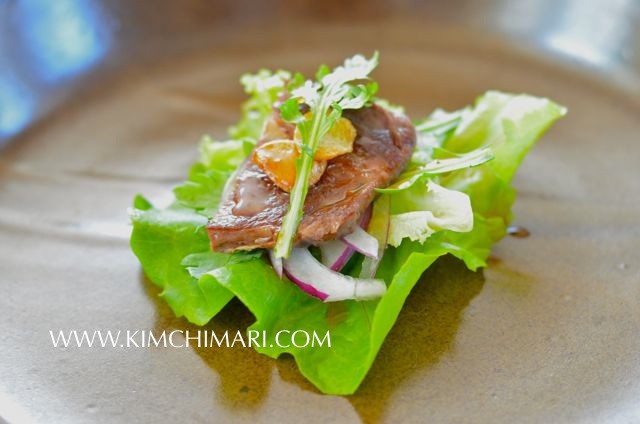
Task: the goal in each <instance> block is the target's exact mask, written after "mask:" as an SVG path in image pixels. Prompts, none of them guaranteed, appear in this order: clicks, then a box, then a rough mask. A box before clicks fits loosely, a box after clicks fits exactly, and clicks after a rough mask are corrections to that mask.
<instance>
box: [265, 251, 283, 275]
mask: <svg viewBox="0 0 640 424" xmlns="http://www.w3.org/2000/svg"><path fill="white" fill-rule="evenodd" d="M268 252H269V260H270V261H271V266H273V269H274V270H275V271H276V274H278V277H280V278H282V258H276V254H275V253H274V252H273V249H269V250H268Z"/></svg>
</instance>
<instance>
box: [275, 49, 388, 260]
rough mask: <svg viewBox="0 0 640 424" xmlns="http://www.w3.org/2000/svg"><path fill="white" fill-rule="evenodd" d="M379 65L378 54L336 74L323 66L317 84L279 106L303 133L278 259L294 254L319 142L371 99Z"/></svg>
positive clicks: (347, 63)
mask: <svg viewBox="0 0 640 424" xmlns="http://www.w3.org/2000/svg"><path fill="white" fill-rule="evenodd" d="M377 65H378V52H375V53H374V54H373V56H372V57H371V58H370V59H366V58H365V57H364V56H362V55H355V56H353V57H351V58H349V59H347V60H345V61H344V64H343V65H342V66H338V67H336V68H335V69H334V70H333V71H330V70H329V68H328V67H327V66H326V65H322V66H320V68H319V69H318V72H317V73H316V81H310V80H307V81H305V82H304V83H302V84H301V85H299V86H298V87H297V88H294V89H293V90H292V92H291V97H290V98H289V99H287V100H286V101H285V102H284V103H283V104H282V105H281V106H280V113H281V115H282V118H283V119H284V120H285V121H287V122H291V123H295V124H296V126H297V128H298V130H299V131H300V135H301V142H300V147H301V151H302V154H301V155H300V158H299V159H298V163H297V165H296V180H295V183H294V186H293V189H292V190H291V193H290V196H289V210H288V211H287V214H286V215H285V217H284V219H283V221H282V227H281V228H280V232H279V233H278V238H277V240H276V245H275V248H274V253H275V255H276V257H278V258H286V257H288V256H289V254H290V253H291V249H292V247H293V243H294V241H295V236H296V233H297V231H298V226H299V225H300V221H301V220H302V214H303V211H304V202H305V199H306V197H307V193H308V191H309V175H310V174H311V168H312V166H313V157H314V155H315V152H316V150H317V148H318V144H319V142H320V140H321V139H322V137H323V136H324V135H325V134H326V133H327V132H328V131H329V130H330V129H331V127H332V126H333V124H334V123H335V122H336V121H337V120H338V118H340V116H341V115H342V111H343V110H344V109H360V108H362V107H364V106H365V105H366V104H367V103H368V102H369V101H370V100H371V99H372V97H373V96H374V95H375V93H376V92H377V90H378V85H377V84H376V83H375V82H373V81H371V80H370V78H369V74H370V73H371V72H372V71H373V70H374V69H375V67H376V66H377ZM301 103H305V104H306V105H307V106H309V112H310V113H305V114H303V113H302V112H301V111H300V107H299V106H300V104H301Z"/></svg>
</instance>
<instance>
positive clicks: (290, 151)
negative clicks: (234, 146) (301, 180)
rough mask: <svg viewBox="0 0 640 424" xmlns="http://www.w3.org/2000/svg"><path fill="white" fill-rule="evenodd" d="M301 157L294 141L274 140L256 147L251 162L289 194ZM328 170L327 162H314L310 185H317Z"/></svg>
mask: <svg viewBox="0 0 640 424" xmlns="http://www.w3.org/2000/svg"><path fill="white" fill-rule="evenodd" d="M299 156H300V152H299V151H298V147H297V145H296V143H295V142H294V141H293V140H273V141H269V142H267V143H264V144H261V145H260V146H258V147H256V149H255V150H254V151H253V155H252V156H251V160H252V161H253V163H255V164H256V165H258V167H260V169H262V170H263V171H264V173H265V174H267V177H269V179H270V180H271V181H273V183H274V184H275V185H277V186H278V187H280V189H282V190H284V191H286V192H287V193H289V192H290V191H291V189H292V188H293V184H294V183H295V181H296V160H297V159H298V157H299ZM326 168H327V162H326V161H317V160H314V161H313V168H311V176H310V177H309V185H314V184H315V183H317V182H318V180H320V177H322V174H323V173H324V171H325V169H326Z"/></svg>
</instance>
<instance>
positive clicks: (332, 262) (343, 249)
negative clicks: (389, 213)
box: [318, 206, 371, 271]
mask: <svg viewBox="0 0 640 424" xmlns="http://www.w3.org/2000/svg"><path fill="white" fill-rule="evenodd" d="M369 220H371V206H369V207H368V208H367V209H366V210H365V211H364V213H363V214H362V217H361V218H360V227H362V228H367V226H368V225H369ZM318 247H319V248H320V252H321V253H322V255H321V256H322V263H323V264H324V265H325V266H327V267H329V268H331V270H333V271H340V270H341V269H342V268H344V266H345V265H346V264H347V262H349V259H351V257H352V256H353V254H354V253H355V252H356V249H354V248H353V247H352V246H350V245H349V244H348V243H345V242H343V241H342V240H329V241H326V242H324V243H322V244H320V245H318Z"/></svg>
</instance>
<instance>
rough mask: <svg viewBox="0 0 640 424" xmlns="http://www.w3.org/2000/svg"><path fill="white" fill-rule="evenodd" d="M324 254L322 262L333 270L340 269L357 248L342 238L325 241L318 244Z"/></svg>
mask: <svg viewBox="0 0 640 424" xmlns="http://www.w3.org/2000/svg"><path fill="white" fill-rule="evenodd" d="M318 247H319V248H320V252H321V256H322V264H323V265H324V266H326V267H329V268H330V269H331V270H332V271H340V270H341V269H342V268H344V266H345V265H346V264H347V262H349V259H351V256H353V254H354V252H355V250H353V248H351V247H350V246H349V245H347V244H346V243H344V242H342V241H341V240H329V241H325V242H324V243H322V244H321V245H319V246H318Z"/></svg>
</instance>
